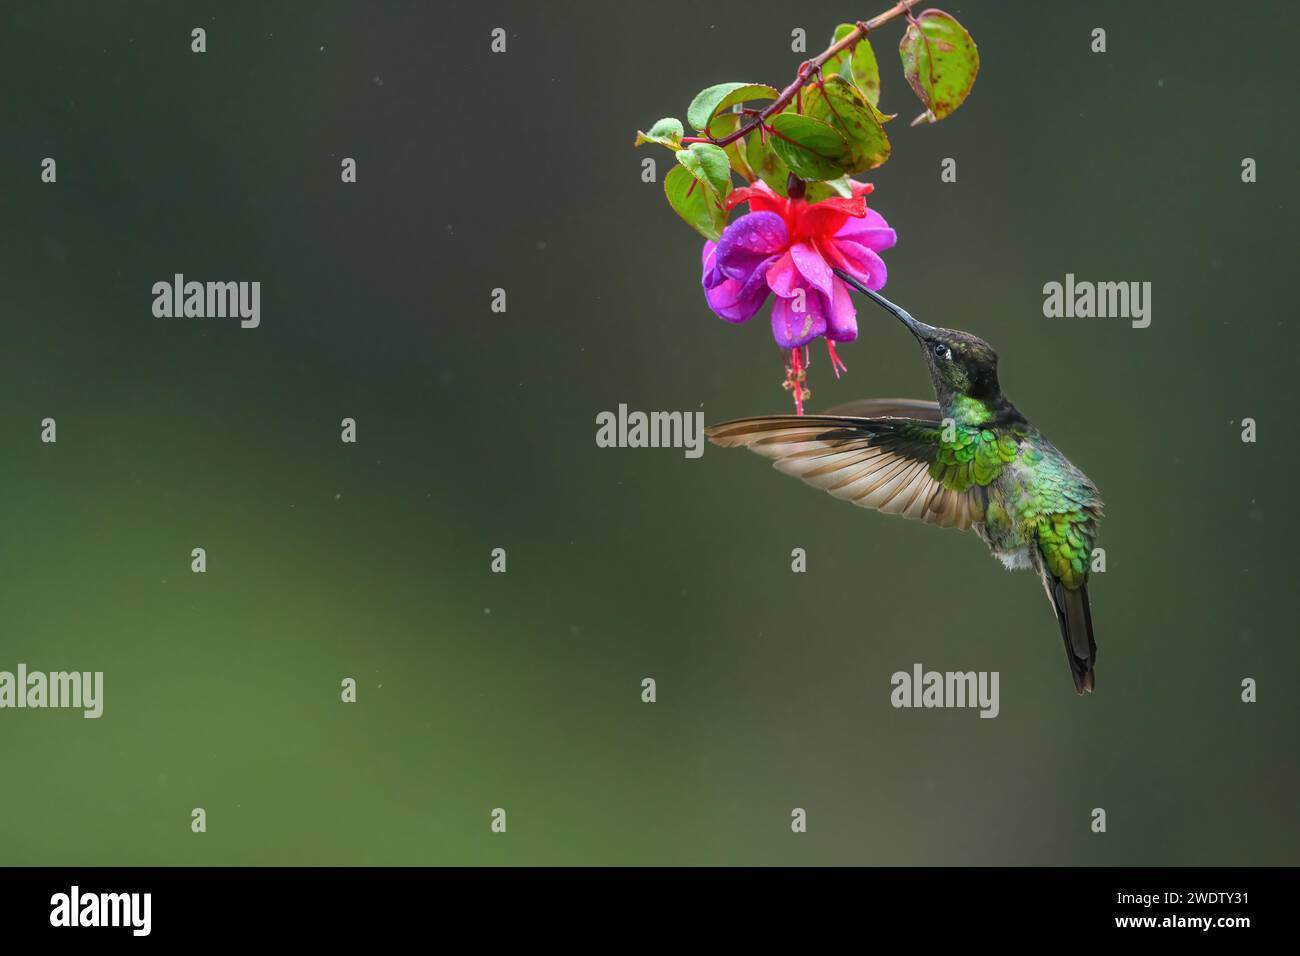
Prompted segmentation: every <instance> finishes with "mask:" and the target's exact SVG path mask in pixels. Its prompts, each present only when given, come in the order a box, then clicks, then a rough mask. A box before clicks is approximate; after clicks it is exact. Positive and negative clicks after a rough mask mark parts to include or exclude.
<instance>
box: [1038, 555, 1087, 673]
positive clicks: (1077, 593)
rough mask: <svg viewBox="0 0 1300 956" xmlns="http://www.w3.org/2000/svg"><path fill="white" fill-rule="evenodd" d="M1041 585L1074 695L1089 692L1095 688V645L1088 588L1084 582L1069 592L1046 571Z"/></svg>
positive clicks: (1058, 580)
mask: <svg viewBox="0 0 1300 956" xmlns="http://www.w3.org/2000/svg"><path fill="white" fill-rule="evenodd" d="M1043 585H1044V587H1045V588H1046V589H1047V596H1048V597H1049V598H1051V600H1052V607H1054V608H1055V609H1056V620H1057V622H1058V623H1059V624H1060V625H1061V639H1062V640H1063V641H1064V642H1065V657H1066V660H1067V661H1069V664H1070V676H1071V677H1073V678H1074V690H1075V693H1078V694H1082V693H1084V692H1085V691H1087V692H1089V693H1091V692H1092V691H1093V690H1094V689H1096V677H1095V676H1094V675H1093V667H1094V666H1095V664H1096V663H1097V642H1096V641H1095V640H1094V639H1093V636H1092V609H1091V608H1090V607H1089V605H1088V585H1087V584H1086V583H1084V584H1081V585H1079V587H1078V588H1076V589H1075V590H1070V589H1069V588H1067V587H1066V586H1065V585H1064V584H1063V583H1062V582H1061V580H1060V579H1059V578H1057V577H1056V576H1055V575H1053V574H1051V573H1050V572H1044V574H1043Z"/></svg>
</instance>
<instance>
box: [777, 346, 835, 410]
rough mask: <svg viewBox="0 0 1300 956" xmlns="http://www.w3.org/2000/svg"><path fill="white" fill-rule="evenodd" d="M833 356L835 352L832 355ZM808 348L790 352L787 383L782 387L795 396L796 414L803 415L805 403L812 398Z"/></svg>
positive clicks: (795, 349)
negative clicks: (809, 386) (809, 387)
mask: <svg viewBox="0 0 1300 956" xmlns="http://www.w3.org/2000/svg"><path fill="white" fill-rule="evenodd" d="M831 354H832V355H833V354H834V352H832V353H831ZM807 381H808V347H807V346H800V347H799V348H793V349H791V350H790V361H789V362H788V363H787V364H786V367H785V381H784V382H782V383H781V387H782V388H783V389H785V390H786V391H787V392H791V393H792V394H793V395H794V413H795V414H796V415H802V414H803V403H804V402H805V401H807V400H808V399H810V398H812V392H810V391H809V390H808V385H807Z"/></svg>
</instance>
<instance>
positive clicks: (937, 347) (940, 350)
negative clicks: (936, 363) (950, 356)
mask: <svg viewBox="0 0 1300 956" xmlns="http://www.w3.org/2000/svg"><path fill="white" fill-rule="evenodd" d="M947 351H948V346H946V345H944V344H943V343H942V342H935V343H934V354H935V355H937V356H939V358H943V355H944V353H945V352H947Z"/></svg>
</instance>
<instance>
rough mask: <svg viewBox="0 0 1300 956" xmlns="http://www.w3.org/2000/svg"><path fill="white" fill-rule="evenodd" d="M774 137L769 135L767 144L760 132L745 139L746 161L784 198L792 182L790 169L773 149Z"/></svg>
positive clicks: (756, 131) (755, 131) (753, 133)
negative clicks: (790, 181)
mask: <svg viewBox="0 0 1300 956" xmlns="http://www.w3.org/2000/svg"><path fill="white" fill-rule="evenodd" d="M772 138H773V137H772V135H771V134H770V133H769V134H767V139H766V142H765V141H764V139H763V136H762V135H760V134H759V131H758V130H754V132H752V133H750V134H749V135H748V136H746V137H745V159H746V161H748V163H749V166H750V168H751V169H752V170H753V171H754V172H755V173H756V174H757V176H758V178H759V179H761V180H763V182H765V183H767V184H768V185H769V186H771V187H772V188H773V189H774V190H776V192H777V193H778V194H779V195H781V196H784V195H785V194H786V187H787V185H789V180H790V167H789V166H787V165H786V164H785V160H783V159H782V158H781V157H780V156H778V155H776V151H775V150H773V149H772Z"/></svg>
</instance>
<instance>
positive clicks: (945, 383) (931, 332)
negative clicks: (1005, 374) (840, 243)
mask: <svg viewBox="0 0 1300 956" xmlns="http://www.w3.org/2000/svg"><path fill="white" fill-rule="evenodd" d="M835 272H836V274H837V275H839V277H840V278H841V279H843V280H844V281H845V282H847V283H849V284H850V285H851V286H853V288H855V289H857V290H858V291H859V292H861V293H862V294H863V295H866V296H867V297H869V298H870V299H871V300H872V301H873V302H875V303H876V304H877V305H879V306H880V307H881V308H883V309H884V310H885V311H886V312H889V313H890V314H891V315H893V316H894V318H896V319H898V320H899V321H900V322H902V323H903V325H905V326H907V330H908V331H909V332H911V333H912V336H913V337H914V338H915V339H916V341H917V342H918V343H919V344H920V346H921V352H922V354H924V355H925V364H926V366H927V367H928V368H929V369H930V379H931V381H932V382H933V383H934V391H935V394H936V395H937V396H938V398H939V404H940V405H947V402H948V400H949V399H951V398H952V397H954V396H957V395H966V396H969V397H971V398H975V399H979V400H981V401H983V400H988V399H994V398H997V397H998V396H999V395H1000V394H1001V389H1000V387H999V386H998V353H997V352H995V351H993V346H991V345H989V344H988V343H987V342H985V341H984V340H983V339H982V338H980V337H979V336H977V335H971V334H970V333H969V332H962V331H961V330H959V329H941V328H939V327H938V326H934V325H926V324H925V323H924V322H918V321H917V320H916V319H914V318H912V316H911V315H909V314H908V313H907V312H906V311H905V310H903V309H900V308H899V307H898V306H896V305H894V303H892V302H890V301H889V300H888V299H886V298H885V297H884V296H883V295H881V294H880V293H878V292H873V291H872V290H870V289H868V288H867V287H866V286H864V285H862V284H861V283H859V282H857V281H855V280H854V279H853V277H852V276H850V275H848V274H847V273H844V272H841V271H840V270H839V269H836V270H835Z"/></svg>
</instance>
